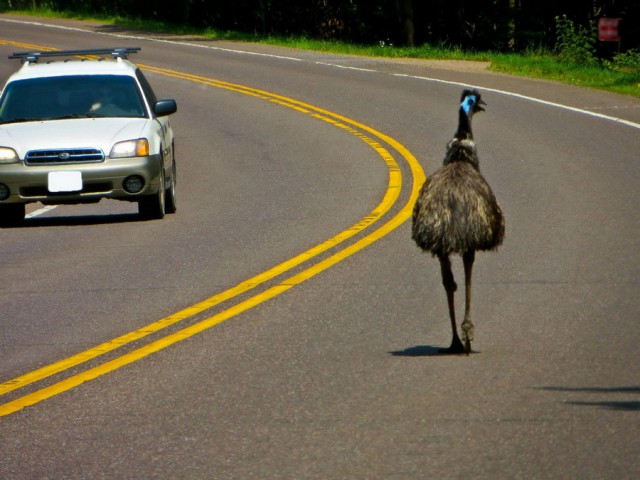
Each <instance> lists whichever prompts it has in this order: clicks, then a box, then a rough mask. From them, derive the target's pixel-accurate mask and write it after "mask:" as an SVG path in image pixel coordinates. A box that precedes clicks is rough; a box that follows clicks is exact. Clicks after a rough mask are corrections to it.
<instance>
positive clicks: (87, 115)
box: [47, 113, 106, 120]
mask: <svg viewBox="0 0 640 480" xmlns="http://www.w3.org/2000/svg"><path fill="white" fill-rule="evenodd" d="M104 117H106V115H101V114H100V113H72V114H70V115H62V116H61V117H53V118H48V119H47V120H69V119H70V118H104Z"/></svg>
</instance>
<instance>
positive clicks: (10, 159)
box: [0, 147, 20, 163]
mask: <svg viewBox="0 0 640 480" xmlns="http://www.w3.org/2000/svg"><path fill="white" fill-rule="evenodd" d="M19 161H20V159H19V158H18V154H17V153H16V151H15V150H14V149H13V148H9V147H0V163H18V162H19Z"/></svg>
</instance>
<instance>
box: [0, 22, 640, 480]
mask: <svg viewBox="0 0 640 480" xmlns="http://www.w3.org/2000/svg"><path fill="white" fill-rule="evenodd" d="M24 22H36V23H30V24H29V23H24ZM40 22H46V23H47V24H50V25H53V24H55V25H57V26H56V27H55V28H54V27H51V26H46V25H43V24H42V23H40ZM61 27H64V28H61ZM131 35H135V34H132V33H131V32H123V31H120V30H118V29H117V28H114V27H108V26H102V25H97V24H89V23H83V22H70V21H51V20H46V21H45V20H38V19H32V18H25V17H14V16H8V15H0V81H2V82H4V80H5V79H6V77H8V75H10V73H11V72H13V71H14V70H15V69H17V68H18V64H17V63H16V62H15V61H9V60H6V56H7V55H9V54H10V53H12V52H14V51H20V50H24V49H25V48H26V47H25V46H24V44H28V45H33V46H35V47H36V48H39V47H49V48H60V49H62V48H92V47H108V46H123V45H124V46H140V47H142V52H141V53H139V54H137V55H136V56H135V57H132V60H134V61H135V62H136V63H138V64H140V65H141V66H142V67H143V68H144V69H145V73H146V75H147V77H148V78H149V80H150V82H151V83H152V85H153V86H154V88H155V90H156V92H157V93H158V94H159V96H160V97H172V98H176V100H177V101H178V108H179V111H178V113H177V114H176V115H175V116H174V117H173V118H172V124H173V128H174V130H175V132H176V136H177V140H176V148H177V162H178V169H179V170H178V195H179V198H178V202H179V205H178V212H177V213H176V214H175V215H170V216H167V217H166V218H165V219H164V220H162V221H139V220H138V218H137V216H136V214H135V212H136V207H135V205H133V204H127V203H119V202H114V201H111V202H109V201H103V202H101V203H99V204H97V205H87V206H64V207H58V208H55V209H53V210H50V211H46V212H42V211H41V210H40V208H41V206H39V205H35V206H30V207H29V209H28V212H30V213H34V214H35V216H33V217H32V218H29V219H28V220H27V221H26V223H25V226H24V227H21V228H6V229H3V230H0V246H1V249H2V250H1V254H0V272H1V273H2V278H3V281H2V289H0V382H4V383H1V384H0V393H1V394H2V395H1V396H0V402H1V403H0V414H2V416H1V417H0V478H2V479H100V478H107V479H142V478H144V479H248V478H255V479H280V478H282V479H416V478H487V479H497V478H505V479H506V478H508V479H514V478H527V479H528V478H537V479H547V478H549V479H555V478H563V479H567V478H572V479H584V478H611V479H626V478H629V479H635V478H638V476H640V446H639V443H638V438H639V436H640V363H639V361H638V359H639V357H638V343H639V342H640V330H639V328H638V318H639V315H638V313H639V312H640V299H639V297H638V284H639V280H640V272H639V266H640V261H639V258H638V257H639V253H640V228H639V227H640V215H639V214H638V206H640V193H639V189H638V185H640V159H639V157H638V155H639V153H638V152H640V131H639V129H640V100H639V99H636V98H629V97H622V96H617V95H612V94H607V93H603V92H596V91H590V90H584V89H577V88H572V87H567V86H562V85H558V84H554V83H549V82H542V81H532V80H526V79H520V78H515V77H510V76H504V75H497V74H492V73H488V72H485V71H482V70H481V69H478V68H468V67H467V66H461V65H453V66H452V65H450V64H438V63H432V62H409V61H395V62H393V61H384V60H378V59H362V58H357V57H348V56H340V55H329V54H320V53H311V52H300V51H294V50H288V49H281V48H273V47H266V46H260V45H252V44H234V43H229V42H218V41H199V40H198V39H196V38H175V37H158V38H155V39H151V38H149V37H148V36H147V37H145V38H135V39H134V38H131ZM3 58H4V59H5V60H2V59H3ZM462 85H473V86H477V87H478V88H480V89H481V91H482V92H483V99H485V100H486V102H487V104H488V106H487V111H486V113H484V114H480V115H478V116H476V118H475V120H474V133H475V136H476V140H477V143H478V149H479V154H480V161H481V168H482V171H483V173H484V175H485V176H486V177H487V179H488V180H489V182H490V183H491V185H492V187H493V189H494V192H495V193H496V196H497V197H498V200H499V201H500V203H501V206H502V208H503V210H504V212H505V216H506V220H507V235H506V239H505V243H504V245H503V246H502V247H501V249H500V250H499V251H498V252H496V253H486V254H478V257H477V260H476V267H475V271H474V304H473V310H472V312H473V318H474V323H475V324H476V341H475V342H474V344H473V349H474V353H473V354H472V355H470V356H469V357H465V356H442V355H438V354H437V349H438V348H439V347H444V346H447V345H448V343H449V341H450V331H449V321H448V316H447V307H446V298H445V294H444V290H443V288H442V286H441V282H440V278H439V275H440V274H439V267H438V265H437V261H435V260H433V259H432V258H431V257H430V256H428V255H424V254H422V253H421V252H420V251H419V250H418V249H417V247H416V246H415V245H414V244H413V243H412V241H411V238H410V225H409V222H406V221H405V220H406V218H407V212H409V211H410V208H411V199H412V197H411V195H412V194H413V193H415V189H416V188H417V187H419V184H420V183H421V181H422V177H421V175H422V171H423V170H424V172H425V173H426V174H427V175H428V174H430V173H431V172H432V171H434V170H435V169H436V168H437V167H438V166H439V165H440V163H441V161H442V157H443V153H444V149H445V145H446V143H447V141H448V140H449V138H450V137H451V135H452V134H453V131H454V129H455V126H456V121H457V113H456V111H457V102H458V100H459V94H460V90H461V88H462ZM39 210H40V211H39ZM303 253H304V255H303V256H300V254H303ZM454 267H455V269H456V270H455V272H456V275H457V276H458V278H459V279H460V280H461V275H462V272H461V265H460V262H459V261H457V263H455V265H454ZM459 283H460V282H459ZM457 300H458V301H457V305H458V309H459V310H461V309H462V306H463V305H462V296H461V295H458V298H457Z"/></svg>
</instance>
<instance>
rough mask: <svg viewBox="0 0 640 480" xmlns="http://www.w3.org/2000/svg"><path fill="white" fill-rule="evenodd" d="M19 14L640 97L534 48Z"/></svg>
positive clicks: (604, 72) (624, 81) (630, 84)
mask: <svg viewBox="0 0 640 480" xmlns="http://www.w3.org/2000/svg"><path fill="white" fill-rule="evenodd" d="M11 13H16V14H24V15H37V16H41V17H50V18H68V19H80V20H94V21H99V22H103V23H107V24H111V25H114V26H119V27H124V28H130V29H133V30H140V31H145V32H161V33H168V34H174V35H202V36H204V37H206V38H209V39H215V40H235V41H242V42H256V43H262V44H268V45H274V46H282V47H288V48H297V49H305V50H314V51H321V52H327V53H338V54H345V55H361V56H370V57H383V58H417V59H435V60H466V61H484V62H490V64H491V66H490V67H489V68H490V69H491V70H493V71H496V72H501V73H508V74H512V75H521V76H525V77H531V78H541V79H548V80H555V81H559V82H563V83H568V84H571V85H578V86H582V87H588V88H595V89H600V90H607V91H611V92H616V93H621V94H624V95H632V96H636V97H640V72H639V71H638V70H637V69H635V70H633V69H629V70H627V71H614V70H612V69H610V68H605V67H604V66H600V65H593V66H587V65H576V64H571V63H567V62H563V61H561V60H560V59H559V58H558V57H557V56H555V55H553V54H551V53H549V52H545V51H540V50H535V51H530V52H525V53H523V54H515V53H496V52H469V51H464V50H462V49H460V48H455V47H449V46H433V45H423V46H420V47H413V48H406V47H396V46H394V45H390V44H385V43H383V42H381V43H380V44H377V45H356V44H351V43H345V42H340V41H334V40H330V41H325V40H315V39H309V38H305V37H281V36H266V35H253V34H248V33H241V32H234V31H220V30H214V29H197V28H193V27H188V26H179V25H172V24H167V23H164V22H157V21H152V20H140V19H132V18H123V17H117V16H116V17H114V16H107V15H100V14H90V15H88V14H81V13H78V12H57V11H53V10H46V9H39V10H28V11H11Z"/></svg>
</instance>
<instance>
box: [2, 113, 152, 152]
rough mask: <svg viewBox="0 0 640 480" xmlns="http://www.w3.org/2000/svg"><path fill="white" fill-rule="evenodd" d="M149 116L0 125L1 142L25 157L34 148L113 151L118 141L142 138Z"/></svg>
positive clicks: (3, 145)
mask: <svg viewBox="0 0 640 480" xmlns="http://www.w3.org/2000/svg"><path fill="white" fill-rule="evenodd" d="M149 121H150V120H149V119H146V118H126V119H123V118H82V119H72V120H47V121H43V122H24V123H8V124H4V125H0V146H2V147H11V148H13V149H14V150H15V151H16V153H17V154H18V156H19V157H20V158H21V159H22V158H24V156H25V154H26V153H27V152H28V151H30V150H58V149H68V148H69V149H70V148H98V149H100V150H102V151H103V152H104V154H105V155H109V152H111V148H112V147H113V145H114V144H115V143H117V142H121V141H123V140H132V139H137V138H141V137H142V136H143V132H144V130H145V127H146V125H147V123H148V122H149Z"/></svg>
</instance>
